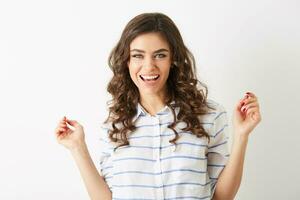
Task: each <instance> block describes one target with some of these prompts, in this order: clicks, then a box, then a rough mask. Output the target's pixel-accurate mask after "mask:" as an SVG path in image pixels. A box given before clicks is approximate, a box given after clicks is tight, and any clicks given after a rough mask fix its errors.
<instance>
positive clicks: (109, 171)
mask: <svg viewBox="0 0 300 200" xmlns="http://www.w3.org/2000/svg"><path fill="white" fill-rule="evenodd" d="M108 130H109V129H108V128H106V127H103V126H101V133H100V138H99V148H98V149H99V154H100V156H99V158H98V163H99V167H100V171H99V174H100V175H101V176H102V177H103V178H104V180H105V182H106V183H107V184H108V186H109V188H110V189H111V186H112V176H113V162H112V153H113V148H114V147H113V145H112V144H111V141H110V140H109V137H108Z"/></svg>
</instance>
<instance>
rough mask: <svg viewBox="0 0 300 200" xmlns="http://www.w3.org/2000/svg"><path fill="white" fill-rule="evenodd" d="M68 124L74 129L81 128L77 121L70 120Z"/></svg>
mask: <svg viewBox="0 0 300 200" xmlns="http://www.w3.org/2000/svg"><path fill="white" fill-rule="evenodd" d="M67 123H68V124H70V125H71V126H73V127H78V126H80V124H79V123H78V122H77V121H76V120H69V119H67Z"/></svg>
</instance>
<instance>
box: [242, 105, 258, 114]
mask: <svg viewBox="0 0 300 200" xmlns="http://www.w3.org/2000/svg"><path fill="white" fill-rule="evenodd" d="M255 112H259V109H258V108H257V107H256V106H253V107H250V108H248V109H247V110H246V111H245V113H246V114H247V115H249V114H251V113H255Z"/></svg>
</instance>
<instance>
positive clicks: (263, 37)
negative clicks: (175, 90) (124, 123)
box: [0, 0, 300, 200]
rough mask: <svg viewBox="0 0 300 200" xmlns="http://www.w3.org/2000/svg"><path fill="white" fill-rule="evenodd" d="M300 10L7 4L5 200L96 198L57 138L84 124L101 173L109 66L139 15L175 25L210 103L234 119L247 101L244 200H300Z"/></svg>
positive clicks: (1, 114)
mask: <svg viewBox="0 0 300 200" xmlns="http://www.w3.org/2000/svg"><path fill="white" fill-rule="evenodd" d="M299 10H300V3H299V1H296V0H295V1H292V0H285V1H279V0H251V1H250V0H249V1H243V0H240V1H232V0H228V1H196V0H195V1H189V0H182V1H176V0H165V1H158V0H151V1H147V0H144V1H139V0H136V1H133V0H132V1H129V0H124V1H112V0H110V1H88V0H86V1H83V0H82V1H79V0H77V1H75V0H74V1H72V0H59V1H58V0H52V1H39V0H35V1H34V0H28V1H21V0H10V1H0V94H1V98H0V136H1V139H0V159H1V160H0V199H3V200H15V199H18V200H19V199H22V200H23V199H26V200H40V199H43V200H53V199H59V200H64V199H72V200H82V199H89V197H88V194H87V192H86V189H85V187H84V184H83V181H82V179H81V177H80V174H79V170H78V169H77V166H76V165H75V162H74V160H73V159H72V157H71V154H70V153H69V152H68V150H67V149H66V148H65V147H63V146H61V145H59V144H58V143H57V142H56V140H55V137H54V129H55V127H56V125H57V123H58V121H59V120H60V119H61V118H62V117H63V116H64V115H66V116H67V117H68V118H70V119H75V120H77V121H79V122H80V123H81V124H82V125H83V126H84V130H85V134H86V141H87V143H88V147H89V149H90V153H91V155H92V157H93V159H94V161H95V164H96V165H97V167H99V166H98V163H97V155H98V154H97V153H98V151H97V150H98V149H99V146H98V143H97V142H98V137H99V133H100V124H101V123H102V122H103V120H104V119H105V117H106V116H107V114H108V113H107V109H106V102H107V101H108V100H110V96H109V94H108V93H107V92H106V86H107V84H108V81H109V80H110V78H111V76H112V72H111V71H110V69H109V67H108V65H107V58H108V55H109V53H110V51H111V49H112V48H113V47H114V45H115V44H116V42H117V41H118V39H119V37H120V35H121V31H122V30H123V28H124V27H125V25H126V23H127V22H128V21H129V20H130V19H131V18H133V17H134V16H136V15H138V14H140V13H143V12H163V13H165V14H167V15H168V16H169V17H171V18H172V19H173V21H174V22H175V23H176V24H177V26H178V28H179V29H180V31H181V34H182V37H183V39H184V41H185V43H186V45H187V47H188V48H189V49H190V50H191V51H192V53H193V54H194V56H195V58H196V64H197V69H198V77H199V79H200V80H201V81H202V82H204V83H205V84H207V86H208V90H209V92H208V96H209V98H211V99H214V100H215V101H217V102H219V103H220V104H222V105H224V106H225V108H226V110H227V112H228V116H229V118H230V124H229V128H230V130H232V124H231V119H232V112H233V109H234V107H235V106H236V104H237V102H238V101H239V100H240V99H241V98H243V95H244V93H245V92H247V91H252V92H254V93H255V94H256V95H257V97H258V100H259V103H260V108H261V114H262V121H261V123H260V124H259V125H258V126H257V127H256V128H255V130H254V131H253V132H252V133H251V136H250V139H249V143H248V146H247V154H246V159H245V166H244V175H243V180H242V184H241V186H240V190H239V192H238V194H237V197H236V199H238V200H254V199H255V200H269V199H272V200H282V199H288V200H296V199H300V191H299V182H300V176H299V169H300V160H299V158H300V156H299V152H300V145H299V139H300V136H299V135H300V132H299V128H297V127H298V125H299V123H300V118H299V111H300V109H299V102H300V99H299V97H300V95H299V89H300V81H299V78H300V69H299V67H300V66H299V65H300V59H299V58H300V49H299V47H300V23H299V19H300V12H299Z"/></svg>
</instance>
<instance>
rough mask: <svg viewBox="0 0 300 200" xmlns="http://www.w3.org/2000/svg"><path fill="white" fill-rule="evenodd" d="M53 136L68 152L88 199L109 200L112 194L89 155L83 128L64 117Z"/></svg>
mask: <svg viewBox="0 0 300 200" xmlns="http://www.w3.org/2000/svg"><path fill="white" fill-rule="evenodd" d="M68 125H70V126H71V127H73V128H71V127H69V126H68ZM55 134H56V139H57V141H58V143H60V144H62V145H63V146H65V147H66V148H67V149H69V150H70V152H71V154H72V156H73V158H74V160H75V162H76V164H77V167H78V168H79V170H80V174H81V177H82V179H83V181H84V184H85V186H86V189H87V191H88V194H89V196H90V198H91V199H92V200H111V199H112V197H111V196H112V194H111V192H110V190H109V187H108V185H107V184H106V182H105V181H104V179H103V177H102V176H100V174H99V172H98V170H97V168H96V167H95V165H94V163H93V161H92V159H91V156H90V154H89V151H88V148H87V145H86V143H85V139H84V137H85V135H84V130H83V126H82V125H81V124H79V123H78V122H77V121H75V120H68V119H67V118H66V117H64V118H63V119H62V120H60V121H59V124H58V126H57V128H56V129H55Z"/></svg>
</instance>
